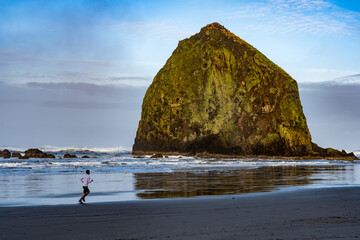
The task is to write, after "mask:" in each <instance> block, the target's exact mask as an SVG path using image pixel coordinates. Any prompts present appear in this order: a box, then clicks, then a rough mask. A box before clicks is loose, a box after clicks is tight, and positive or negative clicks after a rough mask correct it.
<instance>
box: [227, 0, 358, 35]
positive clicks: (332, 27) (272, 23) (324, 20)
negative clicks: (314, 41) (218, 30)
mask: <svg viewBox="0 0 360 240" xmlns="http://www.w3.org/2000/svg"><path fill="white" fill-rule="evenodd" d="M224 17H227V18H233V19H253V21H254V23H252V24H251V23H250V24H249V25H248V27H249V28H252V29H258V30H261V31H267V32H281V33H289V32H295V33H313V34H338V35H353V34H359V32H360V28H359V26H360V16H359V14H358V13H355V12H351V11H348V10H345V9H341V8H339V7H337V6H335V5H333V4H332V3H330V2H328V1H323V0H267V1H261V2H260V3H259V2H257V3H250V4H246V5H244V6H239V7H238V9H237V10H236V11H233V12H232V13H226V14H224Z"/></svg>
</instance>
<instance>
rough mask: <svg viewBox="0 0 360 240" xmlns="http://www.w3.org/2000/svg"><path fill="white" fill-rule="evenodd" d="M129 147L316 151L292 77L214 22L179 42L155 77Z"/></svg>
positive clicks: (296, 153)
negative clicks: (132, 141) (132, 142)
mask: <svg viewBox="0 0 360 240" xmlns="http://www.w3.org/2000/svg"><path fill="white" fill-rule="evenodd" d="M133 151H134V153H140V152H183V153H192V154H195V153H199V152H207V153H219V154H237V155H259V154H261V155H264V154H265V155H285V156H303V155H308V154H311V153H312V152H314V151H313V149H312V143H311V135H310V132H309V129H308V127H307V123H306V118H305V116H304V113H303V110H302V106H301V103H300V98H299V92H298V87H297V83H296V81H295V80H294V79H292V78H291V77H290V75H289V74H287V73H286V72H285V71H284V70H282V69H281V68H280V67H278V66H277V65H276V64H274V63H273V62H271V61H270V60H269V59H268V58H266V57H265V56H264V55H263V54H262V53H260V52H259V51H258V50H256V49H255V48H254V47H252V46H251V45H250V44H248V43H246V42H245V41H244V40H242V39H240V38H239V37H237V36H235V35H234V34H232V33H231V32H230V31H228V30H227V29H225V28H224V27H223V26H221V25H220V24H218V23H213V24H209V25H207V26H206V27H204V28H202V29H201V31H200V32H199V33H197V34H195V35H193V36H191V37H190V38H187V39H184V40H182V41H180V42H179V45H178V47H177V48H176V49H175V50H174V52H173V54H172V55H171V57H170V58H169V59H168V60H167V62H166V64H165V65H164V67H163V68H162V69H161V70H160V71H159V72H158V74H157V75H156V76H155V78H154V80H153V83H152V84H151V85H150V86H149V88H148V90H147V92H146V94H145V97H144V100H143V105H142V113H141V120H140V122H139V127H138V131H137V134H136V139H135V144H134V146H133Z"/></svg>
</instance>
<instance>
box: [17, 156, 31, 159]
mask: <svg viewBox="0 0 360 240" xmlns="http://www.w3.org/2000/svg"><path fill="white" fill-rule="evenodd" d="M19 159H29V157H28V156H22V155H21V156H19Z"/></svg>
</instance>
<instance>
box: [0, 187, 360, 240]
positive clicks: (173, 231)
mask: <svg viewBox="0 0 360 240" xmlns="http://www.w3.org/2000/svg"><path fill="white" fill-rule="evenodd" d="M89 197H90V196H89ZM359 226H360V187H342V188H321V189H303V190H297V191H278V192H272V193H257V194H244V195H232V196H218V197H206V198H190V199H170V200H143V201H132V202H118V203H106V204H86V205H60V206H40V207H5V208H0V239H4V240H5V239H114V240H115V239H122V240H124V239H128V240H130V239H336V238H343V239H356V238H360V227H359Z"/></svg>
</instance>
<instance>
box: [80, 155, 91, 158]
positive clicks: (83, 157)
mask: <svg viewBox="0 0 360 240" xmlns="http://www.w3.org/2000/svg"><path fill="white" fill-rule="evenodd" d="M81 158H90V157H89V156H87V155H85V156H82V157H81Z"/></svg>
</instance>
